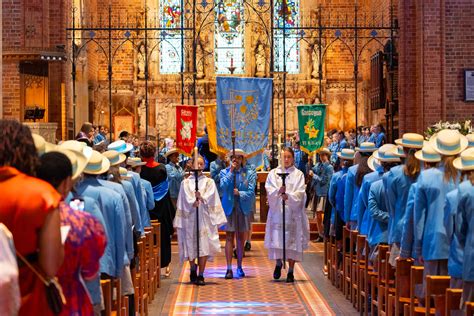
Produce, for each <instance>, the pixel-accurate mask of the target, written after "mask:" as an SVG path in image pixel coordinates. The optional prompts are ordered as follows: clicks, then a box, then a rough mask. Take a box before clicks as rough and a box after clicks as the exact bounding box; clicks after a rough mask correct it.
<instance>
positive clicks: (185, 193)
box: [173, 175, 227, 262]
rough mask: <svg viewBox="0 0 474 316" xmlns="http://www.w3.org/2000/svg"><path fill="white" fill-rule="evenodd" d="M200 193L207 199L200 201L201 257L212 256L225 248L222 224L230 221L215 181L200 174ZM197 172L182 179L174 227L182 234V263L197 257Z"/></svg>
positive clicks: (179, 237)
mask: <svg viewBox="0 0 474 316" xmlns="http://www.w3.org/2000/svg"><path fill="white" fill-rule="evenodd" d="M198 180H199V192H200V193H201V197H202V199H203V200H204V201H201V203H200V204H199V236H200V238H199V257H204V256H209V257H210V259H212V256H213V255H214V254H216V253H218V252H220V251H221V245H220V242H219V232H218V227H219V226H221V225H223V224H225V223H226V222H227V220H226V217H225V213H224V209H223V208H222V204H221V200H220V198H219V193H218V192H217V188H216V185H215V183H214V180H212V179H210V178H208V177H206V176H204V175H201V176H199V179H198ZM195 181H196V180H195V177H194V175H191V176H190V177H188V178H187V179H184V180H183V181H182V182H181V187H180V189H179V195H178V201H177V203H176V217H175V218H174V223H173V224H174V227H175V228H176V230H177V234H178V249H179V258H180V260H181V262H184V261H186V260H193V259H195V258H196V255H197V237H196V207H194V206H193V203H194V202H195V201H196V196H195V188H196V182H195Z"/></svg>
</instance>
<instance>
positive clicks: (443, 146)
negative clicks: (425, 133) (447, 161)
mask: <svg viewBox="0 0 474 316" xmlns="http://www.w3.org/2000/svg"><path fill="white" fill-rule="evenodd" d="M467 144H468V141H467V138H466V136H464V135H462V134H461V133H459V131H457V130H452V129H443V130H442V131H439V132H438V133H436V134H434V135H433V136H432V137H431V138H430V145H431V146H432V147H433V148H434V150H436V151H437V152H438V153H440V154H441V155H445V156H454V155H457V154H459V153H460V152H462V151H463V150H464V149H466V147H467Z"/></svg>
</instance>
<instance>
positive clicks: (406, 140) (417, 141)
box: [402, 139, 423, 146]
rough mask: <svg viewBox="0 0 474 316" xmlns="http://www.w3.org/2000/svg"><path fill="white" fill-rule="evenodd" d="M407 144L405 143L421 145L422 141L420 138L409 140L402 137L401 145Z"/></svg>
mask: <svg viewBox="0 0 474 316" xmlns="http://www.w3.org/2000/svg"><path fill="white" fill-rule="evenodd" d="M404 144H407V145H418V146H423V141H422V140H421V141H420V140H410V139H402V145H404Z"/></svg>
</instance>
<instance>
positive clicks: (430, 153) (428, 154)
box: [415, 142, 441, 162]
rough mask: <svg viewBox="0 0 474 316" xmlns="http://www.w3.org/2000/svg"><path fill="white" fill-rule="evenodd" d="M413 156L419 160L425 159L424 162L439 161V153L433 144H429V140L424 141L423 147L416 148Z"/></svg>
mask: <svg viewBox="0 0 474 316" xmlns="http://www.w3.org/2000/svg"><path fill="white" fill-rule="evenodd" d="M415 158H416V159H418V160H420V161H426V162H440V161H441V155H440V154H438V152H437V151H436V150H434V148H433V146H431V144H430V143H429V142H428V143H425V145H424V146H423V148H422V149H421V150H418V151H417V152H416V153H415Z"/></svg>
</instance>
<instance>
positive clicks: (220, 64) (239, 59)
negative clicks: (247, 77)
mask: <svg viewBox="0 0 474 316" xmlns="http://www.w3.org/2000/svg"><path fill="white" fill-rule="evenodd" d="M215 16H216V19H215V23H214V24H215V32H214V38H215V42H214V62H215V71H216V74H229V73H231V72H230V70H229V68H230V67H235V70H234V74H241V73H244V68H245V59H244V56H245V55H244V52H245V50H244V25H245V24H244V23H245V21H244V8H243V1H242V0H220V1H219V2H217V4H216V9H215Z"/></svg>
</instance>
